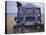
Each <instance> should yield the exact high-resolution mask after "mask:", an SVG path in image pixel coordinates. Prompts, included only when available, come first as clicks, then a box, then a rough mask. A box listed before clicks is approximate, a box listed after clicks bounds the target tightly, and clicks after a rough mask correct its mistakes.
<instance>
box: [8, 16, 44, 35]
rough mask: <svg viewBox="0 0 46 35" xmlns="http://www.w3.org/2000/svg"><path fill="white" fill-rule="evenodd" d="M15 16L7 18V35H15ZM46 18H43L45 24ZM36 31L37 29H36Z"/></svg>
mask: <svg viewBox="0 0 46 35" xmlns="http://www.w3.org/2000/svg"><path fill="white" fill-rule="evenodd" d="M14 18H15V16H7V33H8V34H13V33H14V32H13V26H14V25H15V20H14ZM43 19H44V17H42V23H44V20H43ZM28 31H34V30H32V29H28ZM35 31H36V29H35Z"/></svg>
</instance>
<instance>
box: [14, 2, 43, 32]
mask: <svg viewBox="0 0 46 35" xmlns="http://www.w3.org/2000/svg"><path fill="white" fill-rule="evenodd" d="M17 8H18V12H17V17H15V21H16V25H15V26H14V28H15V29H14V31H15V32H18V31H21V32H23V30H24V28H25V27H30V28H32V27H36V28H39V29H40V28H41V27H43V24H42V23H41V10H40V7H37V6H35V5H33V4H30V3H27V4H25V5H22V4H21V3H19V2H17Z"/></svg>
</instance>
